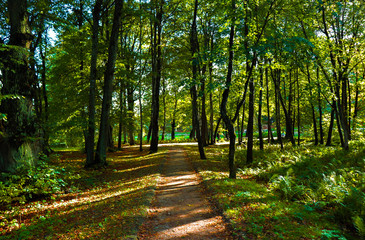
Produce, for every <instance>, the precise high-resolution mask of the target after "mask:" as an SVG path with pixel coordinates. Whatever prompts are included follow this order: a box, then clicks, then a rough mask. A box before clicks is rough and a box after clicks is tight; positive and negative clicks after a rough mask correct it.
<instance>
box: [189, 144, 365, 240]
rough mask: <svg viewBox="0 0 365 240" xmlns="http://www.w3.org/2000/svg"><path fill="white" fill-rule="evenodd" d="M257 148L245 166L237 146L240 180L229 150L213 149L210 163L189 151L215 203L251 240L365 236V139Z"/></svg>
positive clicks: (245, 236)
mask: <svg viewBox="0 0 365 240" xmlns="http://www.w3.org/2000/svg"><path fill="white" fill-rule="evenodd" d="M265 147H266V148H265V150H264V151H260V150H259V149H258V148H255V149H254V157H255V161H254V163H253V164H252V165H250V166H246V164H245V156H246V151H245V150H244V148H242V149H241V148H240V147H238V148H237V153H236V162H237V166H238V168H239V169H238V178H237V179H236V180H232V179H228V178H227V177H228V168H227V161H228V160H227V154H228V147H227V146H210V147H208V148H207V149H206V152H207V156H208V160H200V159H199V156H198V154H197V150H196V147H186V149H187V150H188V151H189V156H190V158H191V160H192V162H193V163H194V165H195V167H196V168H197V169H198V171H199V172H200V173H201V175H202V177H203V180H204V183H205V184H206V186H207V188H208V190H209V191H210V192H212V193H213V194H212V198H213V200H214V201H215V202H216V203H217V204H218V205H219V207H220V208H221V209H222V210H223V212H224V214H225V216H226V217H227V218H228V219H229V221H230V222H231V224H232V226H233V227H234V229H235V230H236V235H237V237H239V236H241V237H242V238H247V239H360V238H363V237H365V225H364V220H365V194H364V190H365V187H364V186H365V185H364V184H365V173H364V169H365V168H364V167H365V141H352V142H351V146H350V148H351V150H350V151H348V152H346V151H344V150H342V149H341V148H340V147H324V146H313V145H312V144H311V143H308V144H305V145H302V146H296V147H291V146H286V147H285V149H284V150H283V151H280V148H279V147H278V146H275V145H271V146H265Z"/></svg>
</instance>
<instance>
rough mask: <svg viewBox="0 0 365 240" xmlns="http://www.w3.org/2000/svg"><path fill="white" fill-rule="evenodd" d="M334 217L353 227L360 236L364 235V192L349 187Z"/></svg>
mask: <svg viewBox="0 0 365 240" xmlns="http://www.w3.org/2000/svg"><path fill="white" fill-rule="evenodd" d="M335 219H336V220H337V221H338V222H340V223H341V224H344V225H346V226H347V227H350V228H355V229H356V230H357V232H358V234H359V235H360V236H361V237H365V224H364V223H365V193H364V192H363V191H361V190H359V189H357V188H351V189H350V191H349V193H348V195H347V196H346V197H345V198H344V199H343V201H342V202H341V204H340V206H339V207H338V208H337V210H336V212H335Z"/></svg>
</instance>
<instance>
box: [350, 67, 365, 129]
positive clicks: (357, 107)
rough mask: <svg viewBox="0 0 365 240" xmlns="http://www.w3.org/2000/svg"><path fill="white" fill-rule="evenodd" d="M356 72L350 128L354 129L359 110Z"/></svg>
mask: <svg viewBox="0 0 365 240" xmlns="http://www.w3.org/2000/svg"><path fill="white" fill-rule="evenodd" d="M357 77H358V76H357V74H356V82H355V86H356V89H355V106H354V115H353V119H352V129H354V130H355V127H356V118H357V114H358V111H359V85H358V79H357ZM364 77H365V71H364V76H363V79H364Z"/></svg>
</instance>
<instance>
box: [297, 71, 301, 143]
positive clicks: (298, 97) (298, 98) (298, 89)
mask: <svg viewBox="0 0 365 240" xmlns="http://www.w3.org/2000/svg"><path fill="white" fill-rule="evenodd" d="M297 92H298V95H297V101H298V106H297V107H298V114H297V115H298V146H299V145H300V94H299V93H300V88H299V71H298V73H297Z"/></svg>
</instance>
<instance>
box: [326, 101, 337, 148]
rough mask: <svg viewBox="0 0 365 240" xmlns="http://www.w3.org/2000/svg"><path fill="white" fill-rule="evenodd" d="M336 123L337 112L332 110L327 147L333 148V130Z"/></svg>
mask: <svg viewBox="0 0 365 240" xmlns="http://www.w3.org/2000/svg"><path fill="white" fill-rule="evenodd" d="M332 104H335V103H334V101H333V103H332ZM334 121H335V110H334V109H333V108H332V110H331V120H330V126H329V128H328V135H327V142H326V146H331V144H332V130H333V124H334Z"/></svg>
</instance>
